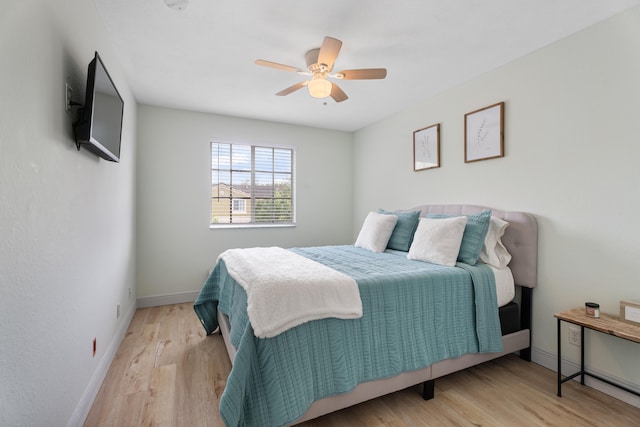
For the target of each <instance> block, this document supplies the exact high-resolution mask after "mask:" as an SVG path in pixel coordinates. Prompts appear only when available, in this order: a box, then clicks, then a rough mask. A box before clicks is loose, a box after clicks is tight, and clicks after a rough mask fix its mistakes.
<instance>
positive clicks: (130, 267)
mask: <svg viewBox="0 0 640 427" xmlns="http://www.w3.org/2000/svg"><path fill="white" fill-rule="evenodd" d="M50 5H51V7H50ZM54 5H55V7H53V6H54ZM79 17H82V19H78V18H79ZM100 25H101V24H100V21H99V20H98V18H97V16H96V13H95V10H94V6H93V3H92V2H86V1H83V0H61V1H56V2H48V1H39V0H25V1H19V2H4V3H3V6H2V13H0V58H1V59H0V264H1V268H0V289H1V290H0V331H1V332H0V425H2V426H64V425H67V424H68V422H69V421H70V420H71V419H72V418H73V417H74V415H73V414H74V411H75V410H76V408H77V407H78V405H79V402H80V401H81V400H82V399H87V398H88V397H87V395H86V394H85V393H86V391H87V389H88V384H93V385H94V386H95V384H96V383H97V385H98V386H99V384H100V378H99V377H100V375H101V371H100V368H102V369H103V370H104V369H106V367H108V365H107V366H106V367H105V366H102V365H101V364H100V363H101V361H102V360H103V358H104V356H105V352H106V351H107V349H108V348H109V346H110V345H112V344H113V343H114V341H116V345H117V338H116V335H117V331H118V330H120V329H121V328H122V326H123V322H124V320H125V318H126V317H127V316H128V315H129V314H130V313H132V310H133V309H134V304H135V283H134V272H135V268H134V266H135V259H134V243H135V242H134V240H133V239H134V185H133V180H134V173H133V170H134V164H135V133H136V131H135V126H136V125H135V122H136V117H135V110H136V109H135V101H134V100H133V97H132V96H131V94H130V92H129V89H128V87H127V84H126V82H125V80H124V78H123V75H122V73H121V71H120V69H119V64H118V62H117V61H116V59H115V55H114V52H113V51H112V50H110V48H109V44H108V43H106V42H105V40H104V39H103V32H102V31H101V27H100ZM95 50H98V51H99V52H100V54H101V56H102V58H103V60H104V61H105V63H106V65H107V68H108V69H109V72H110V73H111V76H112V77H113V78H114V79H115V80H116V83H117V85H118V89H119V90H120V91H121V93H122V94H123V96H124V98H125V105H126V106H125V118H124V132H123V142H122V148H123V150H122V161H121V163H119V164H114V163H110V162H106V161H104V160H99V159H98V157H96V156H94V155H93V154H91V153H89V152H87V151H85V150H82V151H80V152H78V151H77V150H76V147H75V145H74V143H73V138H72V130H71V129H72V128H71V122H72V120H73V116H72V115H70V114H68V113H66V112H65V109H64V93H65V90H64V84H65V82H66V81H70V82H71V83H72V85H73V87H74V89H75V95H76V96H75V99H76V100H77V101H82V100H83V97H84V90H85V89H84V85H85V82H86V73H87V65H88V64H89V61H90V60H91V59H92V58H93V55H94V51H95ZM129 290H131V292H132V294H133V295H132V296H131V297H129ZM118 304H120V305H121V316H120V319H117V318H116V306H117V305H118ZM94 337H95V338H96V339H97V354H96V356H95V357H93V354H92V342H93V339H94ZM107 359H108V358H107ZM109 360H110V359H109ZM89 399H90V398H89ZM89 403H90V402H89ZM75 417H76V418H82V414H77V415H75Z"/></svg>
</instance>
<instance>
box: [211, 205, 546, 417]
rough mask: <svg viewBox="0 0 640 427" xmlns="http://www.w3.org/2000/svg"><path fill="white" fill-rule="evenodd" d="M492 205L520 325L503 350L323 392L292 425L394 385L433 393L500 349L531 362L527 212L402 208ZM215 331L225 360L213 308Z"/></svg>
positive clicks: (532, 230) (530, 223)
mask: <svg viewBox="0 0 640 427" xmlns="http://www.w3.org/2000/svg"><path fill="white" fill-rule="evenodd" d="M486 209H492V215H493V216H495V217H498V218H500V219H503V220H505V221H507V222H509V226H508V227H507V229H506V231H505V234H504V236H503V237H502V242H503V243H504V245H505V246H506V248H507V249H508V250H509V253H511V256H512V259H511V262H510V263H509V268H510V269H511V271H512V273H513V277H514V281H515V284H516V288H517V290H518V291H519V292H516V298H519V307H520V329H519V330H518V331H516V332H513V333H509V334H506V335H503V337H502V342H503V351H502V352H500V353H472V354H466V355H464V356H461V357H458V358H455V359H446V360H442V361H439V362H436V363H434V364H432V365H430V366H427V367H425V368H423V369H419V370H416V371H409V372H403V373H401V374H399V375H397V376H394V377H391V378H385V379H380V380H373V381H367V382H364V383H361V384H358V385H357V386H356V387H355V388H354V389H353V390H351V391H350V392H348V393H343V394H339V395H335V396H328V397H325V398H323V399H320V400H317V401H315V402H314V403H313V404H312V405H311V406H310V407H309V409H308V410H307V411H306V412H305V414H304V415H303V416H302V417H301V418H299V419H298V420H296V422H295V423H294V424H298V423H302V422H304V421H308V420H310V419H313V418H316V417H319V416H322V415H325V414H328V413H330V412H334V411H337V410H340V409H343V408H346V407H349V406H352V405H356V404H358V403H361V402H364V401H367V400H370V399H375V398H376V397H380V396H384V395H385V394H389V393H393V392H395V391H398V390H403V389H405V388H408V387H412V386H414V385H416V384H420V383H424V388H423V398H424V399H426V400H428V399H432V398H433V397H434V380H435V379H436V378H440V377H442V376H445V375H448V374H450V373H453V372H457V371H460V370H462V369H466V368H469V367H471V366H475V365H478V364H480V363H483V362H486V361H488V360H492V359H495V358H498V357H501V356H504V355H505V354H509V353H514V352H517V351H519V352H520V357H521V358H522V359H524V360H527V361H531V304H532V290H533V288H534V287H535V286H536V285H537V265H538V226H537V223H536V220H535V218H534V217H533V215H530V214H528V213H524V212H509V211H501V210H498V209H493V208H487V207H483V206H476V205H421V206H417V207H415V208H413V209H406V210H405V211H417V210H420V211H421V214H420V216H421V217H422V216H425V215H427V214H436V213H437V214H447V215H470V214H477V213H480V212H482V211H483V210H486ZM218 322H219V324H220V332H221V333H222V336H223V338H224V342H225V346H226V348H227V352H228V353H229V358H230V359H231V363H233V360H234V358H235V353H236V350H235V348H234V347H233V345H232V344H231V340H230V339H229V330H230V325H229V321H228V319H227V318H226V316H225V315H224V314H221V313H220V312H218Z"/></svg>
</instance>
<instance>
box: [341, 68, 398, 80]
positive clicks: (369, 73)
mask: <svg viewBox="0 0 640 427" xmlns="http://www.w3.org/2000/svg"><path fill="white" fill-rule="evenodd" d="M336 77H337V78H339V79H342V80H366V79H384V78H385V77H387V69H386V68H363V69H361V70H342V71H340V72H338V73H336Z"/></svg>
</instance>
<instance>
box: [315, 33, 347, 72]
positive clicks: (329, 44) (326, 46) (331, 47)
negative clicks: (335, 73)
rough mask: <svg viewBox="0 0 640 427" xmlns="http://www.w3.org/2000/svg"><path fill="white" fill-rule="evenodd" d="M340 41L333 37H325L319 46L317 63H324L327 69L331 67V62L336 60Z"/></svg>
mask: <svg viewBox="0 0 640 427" xmlns="http://www.w3.org/2000/svg"><path fill="white" fill-rule="evenodd" d="M341 47H342V42H341V41H340V40H338V39H334V38H333V37H325V38H324V40H323V41H322V46H320V53H318V64H325V65H326V66H327V68H328V70H329V71H331V69H332V68H333V64H334V63H335V62H336V58H337V57H338V53H340V48H341Z"/></svg>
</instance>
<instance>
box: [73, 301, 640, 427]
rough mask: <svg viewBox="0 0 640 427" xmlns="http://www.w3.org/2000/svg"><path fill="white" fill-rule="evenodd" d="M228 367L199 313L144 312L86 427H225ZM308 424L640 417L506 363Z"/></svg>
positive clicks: (559, 422)
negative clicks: (222, 408)
mask: <svg viewBox="0 0 640 427" xmlns="http://www.w3.org/2000/svg"><path fill="white" fill-rule="evenodd" d="M230 369H231V364H230V362H229V358H228V356H227V353H226V350H225V347H224V343H223V341H222V337H221V336H219V335H213V336H208V337H207V336H205V334H204V330H203V328H202V326H201V325H200V322H199V320H198V319H197V318H196V315H195V313H194V312H193V308H192V304H190V303H187V304H175V305H167V306H161V307H151V308H143V309H138V310H137V311H136V314H135V316H134V318H133V320H132V322H131V325H130V326H129V328H128V330H127V333H126V335H125V338H124V339H123V341H122V344H121V345H120V348H119V349H118V352H117V354H116V356H115V358H114V360H113V363H112V365H111V367H110V369H109V372H108V374H107V377H106V379H105V381H104V383H103V384H102V387H101V389H100V392H99V393H98V396H97V398H96V401H95V402H94V404H93V407H92V408H91V411H90V413H89V415H88V417H87V419H86V421H85V424H84V425H85V426H87V427H94V426H118V427H124V426H136V427H137V426H161V427H164V426H176V427H178V426H193V427H222V426H224V423H223V422H222V420H221V418H220V414H219V413H218V402H219V398H220V396H221V395H222V391H223V390H224V387H225V382H226V378H227V375H228V374H229V371H230ZM435 384H436V387H435V398H434V399H433V400H430V401H424V400H422V397H421V389H420V386H416V387H412V388H409V389H407V390H403V391H399V392H397V393H393V394H390V395H387V396H384V397H381V398H378V399H374V400H371V401H369V402H364V403H361V404H360V405H356V406H353V407H351V408H347V409H344V410H342V411H338V412H335V413H333V414H328V415H325V416H323V417H320V418H317V419H315V420H311V421H308V422H307V423H304V424H302V426H303V427H338V426H340V427H342V426H367V427H371V426H373V427H377V426H379V427H381V426H385V427H386V426H392V427H405V426H407V427H408V426H412V427H413V426H427V427H429V426H438V427H441V426H588V427H593V426H638V425H640V409H638V408H636V407H634V406H631V405H628V404H626V403H624V402H621V401H619V400H616V399H613V398H611V397H609V396H607V395H605V394H603V393H600V392H598V391H596V390H594V389H592V388H589V387H584V386H581V385H580V384H579V383H577V382H575V381H570V382H568V383H565V384H564V385H563V387H562V394H563V397H562V398H559V397H557V396H556V376H555V373H554V372H552V371H550V370H548V369H545V368H543V367H541V366H539V365H536V364H535V363H528V362H525V361H522V360H520V359H519V358H518V357H515V356H507V357H504V358H501V359H498V360H496V361H492V362H488V363H485V364H483V365H480V366H476V367H474V368H470V369H467V370H465V371H462V372H458V373H455V374H452V375H448V376H446V377H444V378H439V379H437V380H436V383H435Z"/></svg>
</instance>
